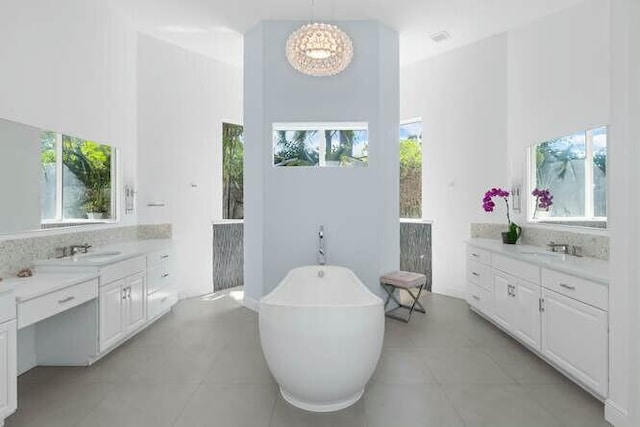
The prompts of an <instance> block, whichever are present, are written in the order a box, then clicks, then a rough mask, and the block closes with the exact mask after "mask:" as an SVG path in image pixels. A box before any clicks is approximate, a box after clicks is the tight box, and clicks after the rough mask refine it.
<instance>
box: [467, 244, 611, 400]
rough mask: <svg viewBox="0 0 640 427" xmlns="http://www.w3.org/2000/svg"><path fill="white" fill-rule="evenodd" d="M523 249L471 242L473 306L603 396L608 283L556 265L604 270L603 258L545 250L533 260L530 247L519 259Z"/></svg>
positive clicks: (605, 390) (469, 297)
mask: <svg viewBox="0 0 640 427" xmlns="http://www.w3.org/2000/svg"><path fill="white" fill-rule="evenodd" d="M492 245H493V246H492ZM494 247H495V250H492V248H494ZM533 249H535V248H533ZM533 249H531V250H532V251H533ZM518 250H521V249H518V248H517V247H505V246H502V244H500V243H495V244H492V243H488V242H486V241H485V242H483V247H476V246H474V245H473V244H469V245H468V247H467V300H468V302H469V304H470V305H471V307H472V308H473V309H474V310H475V311H477V312H479V313H480V314H482V315H483V316H484V317H486V318H487V319H489V320H490V321H492V322H493V323H495V324H496V325H497V326H499V327H500V328H501V329H503V330H504V331H505V332H507V333H509V334H510V335H512V336H513V337H514V338H516V339H517V340H519V341H520V342H521V343H523V344H525V345H526V346H527V347H528V348H530V349H531V350H533V351H534V352H535V353H536V354H538V355H539V356H541V357H542V358H544V359H545V360H547V361H548V362H549V363H551V364H552V365H553V366H555V367H556V368H558V369H559V370H560V371H561V372H563V373H564V374H566V375H568V376H569V377H571V378H572V379H574V380H575V381H577V382H578V383H579V384H581V385H582V386H583V387H585V388H586V389H588V390H590V391H591V392H592V393H594V394H595V395H597V396H600V397H602V398H604V397H606V396H607V394H608V313H607V311H608V287H607V285H606V284H605V283H602V282H596V281H590V280H586V279H584V278H581V277H577V276H575V275H573V274H569V273H567V272H565V271H558V270H556V269H554V267H556V268H558V269H562V268H563V264H562V263H565V262H566V263H570V267H571V268H573V269H574V270H578V269H580V267H583V266H584V267H585V269H586V270H587V271H588V270H589V268H592V269H593V265H597V266H598V267H599V268H600V267H601V270H604V271H606V263H604V262H603V261H599V260H585V259H577V258H573V257H572V258H569V259H568V260H567V257H564V258H563V257H561V256H557V257H555V258H554V256H553V255H546V254H544V253H542V255H537V258H535V255H531V257H533V258H534V259H529V258H527V256H526V254H527V253H529V254H531V253H532V252H527V251H523V252H522V254H523V255H522V256H520V255H519V252H517V251H518ZM537 251H538V253H540V249H537ZM508 255H509V256H508ZM539 259H541V260H540V261H539ZM542 260H544V261H542ZM547 260H548V261H547ZM487 277H490V279H489V280H487V279H486V278H487ZM598 277H601V276H598ZM487 282H489V283H490V285H489V286H487ZM489 299H491V301H488V300H489Z"/></svg>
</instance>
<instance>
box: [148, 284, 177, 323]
mask: <svg viewBox="0 0 640 427" xmlns="http://www.w3.org/2000/svg"><path fill="white" fill-rule="evenodd" d="M176 302H178V294H177V293H176V292H175V291H173V290H172V289H171V288H170V287H169V288H166V289H163V290H160V291H157V292H154V293H153V294H151V295H149V297H148V300H147V319H149V320H151V319H153V318H155V317H157V316H159V315H160V314H162V313H164V312H165V311H167V310H168V309H170V308H171V307H173V306H174V305H175V303H176Z"/></svg>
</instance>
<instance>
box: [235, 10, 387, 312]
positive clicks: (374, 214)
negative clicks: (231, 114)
mask: <svg viewBox="0 0 640 427" xmlns="http://www.w3.org/2000/svg"><path fill="white" fill-rule="evenodd" d="M299 25H300V23H299V22H265V23H261V24H259V25H258V26H257V27H255V28H254V29H252V30H251V31H249V32H248V33H247V34H245V89H246V91H245V101H244V105H245V124H246V134H245V135H246V142H245V150H246V152H245V161H246V163H245V165H246V167H245V189H246V193H245V295H246V296H247V297H248V298H250V299H253V300H258V299H259V298H260V297H261V296H262V295H263V294H264V293H268V292H269V291H270V290H271V289H273V288H274V287H275V286H276V285H277V284H278V283H279V282H280V280H282V278H283V277H284V275H285V274H286V273H287V271H289V270H290V269H291V268H293V267H297V266H301V265H307V264H316V263H317V245H318V241H317V233H318V226H319V225H321V224H323V225H324V226H325V235H326V244H327V252H328V263H329V264H338V265H344V266H347V267H349V268H351V269H353V270H354V271H355V272H356V274H357V275H358V276H359V277H360V278H361V279H362V280H363V282H364V283H365V284H366V285H367V286H369V287H370V288H371V289H372V290H374V292H377V293H379V292H380V287H379V284H378V277H379V275H380V274H381V273H383V272H386V271H388V270H394V269H397V268H398V265H399V227H398V211H399V208H398V203H399V202H398V174H399V172H398V170H399V166H398V163H399V158H398V156H399V153H398V145H397V139H398V136H397V135H398V123H399V116H398V47H397V43H398V42H397V34H396V33H395V32H394V31H391V30H389V29H387V28H385V27H383V26H382V25H380V24H379V23H377V22H371V21H358V22H351V21H347V22H340V24H339V25H340V27H341V28H343V29H344V30H345V31H346V32H347V33H348V34H349V35H350V36H351V37H352V39H353V43H354V51H355V54H354V58H353V61H352V63H351V65H350V66H349V67H348V68H347V69H346V70H345V71H344V72H343V73H341V74H339V75H337V76H334V77H328V78H314V77H310V76H306V75H303V74H301V73H298V72H297V71H295V70H294V69H293V68H292V67H291V66H290V65H289V64H288V62H287V61H286V58H285V54H284V46H285V42H286V39H287V37H288V35H289V34H290V33H291V32H293V31H294V30H295V29H296V28H297V27H298V26H299ZM314 121H329V122H330V121H350V122H368V123H369V166H368V167H367V168H354V169H341V168H327V169H308V168H274V167H273V166H272V164H273V151H272V133H271V132H272V123H274V122H314Z"/></svg>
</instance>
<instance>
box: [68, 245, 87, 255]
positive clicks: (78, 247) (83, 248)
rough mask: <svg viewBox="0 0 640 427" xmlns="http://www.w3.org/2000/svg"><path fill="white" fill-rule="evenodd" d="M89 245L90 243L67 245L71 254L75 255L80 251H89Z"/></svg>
mask: <svg viewBox="0 0 640 427" xmlns="http://www.w3.org/2000/svg"><path fill="white" fill-rule="evenodd" d="M90 247H91V245H89V244H84V245H72V246H70V247H69V249H70V252H71V255H77V254H78V253H80V252H82V253H83V254H86V253H87V252H88V251H89V248H90Z"/></svg>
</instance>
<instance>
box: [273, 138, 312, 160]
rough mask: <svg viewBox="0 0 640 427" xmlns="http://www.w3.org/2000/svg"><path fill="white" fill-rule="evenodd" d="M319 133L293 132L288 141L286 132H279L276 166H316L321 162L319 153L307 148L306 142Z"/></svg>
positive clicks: (275, 158)
mask: <svg viewBox="0 0 640 427" xmlns="http://www.w3.org/2000/svg"><path fill="white" fill-rule="evenodd" d="M316 133H317V131H315V130H312V131H304V130H299V131H295V132H293V136H292V138H291V139H287V132H286V131H277V141H276V147H277V151H276V152H275V153H274V164H275V165H276V166H315V165H317V164H318V162H319V154H318V152H317V151H315V150H312V149H310V148H308V147H307V145H306V144H305V142H306V141H307V139H310V138H312V137H313V136H314V135H315V134H316Z"/></svg>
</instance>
